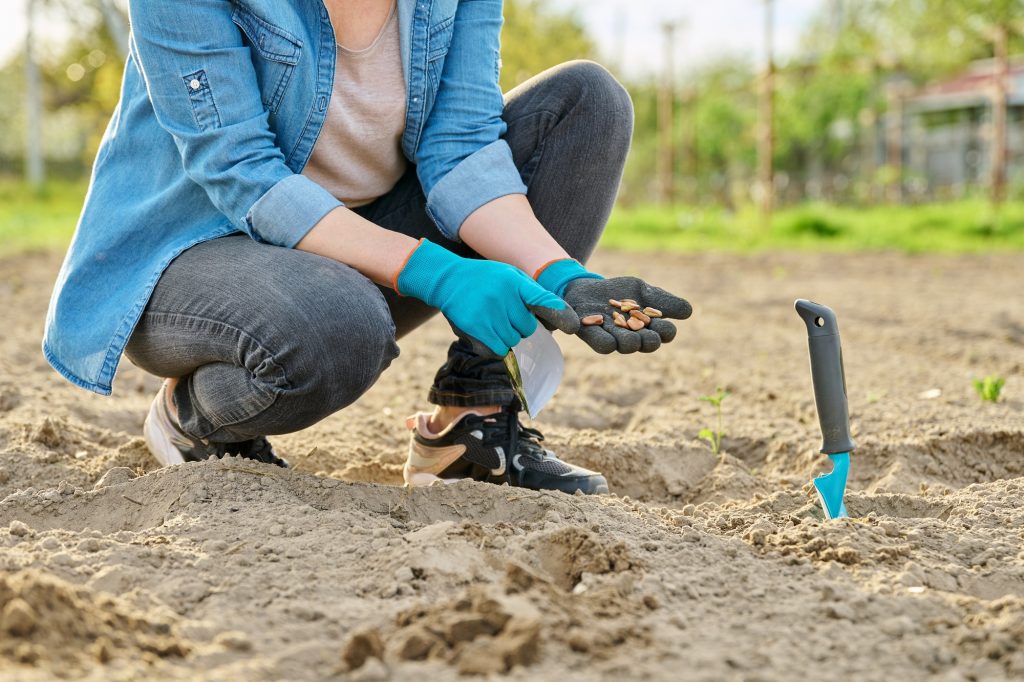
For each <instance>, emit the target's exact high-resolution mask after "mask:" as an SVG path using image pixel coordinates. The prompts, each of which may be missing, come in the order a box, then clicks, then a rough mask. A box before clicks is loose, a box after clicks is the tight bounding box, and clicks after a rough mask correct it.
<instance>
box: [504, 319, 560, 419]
mask: <svg viewBox="0 0 1024 682" xmlns="http://www.w3.org/2000/svg"><path fill="white" fill-rule="evenodd" d="M505 368H506V369H507V370H508V374H509V376H510V377H511V378H512V386H513V388H515V391H516V394H517V395H518V396H519V401H520V402H521V403H522V404H523V409H525V410H526V411H527V413H529V415H530V418H531V419H534V418H536V416H537V415H538V414H540V411H541V410H542V409H544V406H545V405H547V404H548V402H550V401H551V398H553V397H554V395H555V392H556V391H558V386H559V385H560V384H561V383H562V374H563V373H564V372H565V358H564V357H563V355H562V349H561V348H559V347H558V343H557V342H556V341H555V339H554V337H553V336H552V335H551V332H549V331H548V330H547V329H545V328H544V327H542V326H540V325H537V331H535V332H534V333H533V334H532V335H530V336H528V337H527V338H525V339H523V340H522V341H520V342H519V343H518V344H516V346H515V347H514V348H513V349H512V350H511V351H510V352H509V354H508V355H506V356H505Z"/></svg>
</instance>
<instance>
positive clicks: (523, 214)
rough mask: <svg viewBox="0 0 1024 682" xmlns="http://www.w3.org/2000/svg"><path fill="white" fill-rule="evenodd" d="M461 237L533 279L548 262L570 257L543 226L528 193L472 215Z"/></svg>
mask: <svg viewBox="0 0 1024 682" xmlns="http://www.w3.org/2000/svg"><path fill="white" fill-rule="evenodd" d="M459 237H460V238H461V239H462V241H464V242H465V243H466V244H468V245H469V246H470V247H471V248H472V249H473V250H474V251H476V252H477V253H479V254H480V255H481V256H483V257H484V258H487V259H489V260H496V261H501V262H503V263H508V264H510V265H514V266H516V267H517V268H519V269H520V270H522V271H523V272H525V273H526V274H528V275H530V276H531V277H532V276H533V274H534V273H535V272H536V271H537V270H538V269H539V268H541V267H543V266H544V265H546V264H547V263H549V262H551V261H553V260H557V259H560V258H569V257H570V256H569V254H567V253H566V252H565V249H563V248H562V247H561V246H560V245H559V244H558V242H556V241H555V238H554V237H552V236H551V235H550V234H549V233H548V231H547V230H546V229H545V228H544V226H543V225H541V223H540V221H539V220H537V217H536V216H535V215H534V214H533V208H532V207H531V206H530V202H529V201H528V200H527V198H526V195H525V194H509V195H506V196H503V197H499V198H497V199H495V200H493V201H490V202H488V203H486V204H484V205H483V206H481V207H480V208H478V209H477V210H475V211H473V212H472V213H470V214H469V217H468V218H466V220H465V221H464V222H463V223H462V227H461V228H460V229H459Z"/></svg>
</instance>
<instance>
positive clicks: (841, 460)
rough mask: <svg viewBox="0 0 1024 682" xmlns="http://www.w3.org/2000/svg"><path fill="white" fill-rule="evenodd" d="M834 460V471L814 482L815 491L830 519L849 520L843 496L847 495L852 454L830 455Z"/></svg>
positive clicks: (839, 453) (826, 515)
mask: <svg viewBox="0 0 1024 682" xmlns="http://www.w3.org/2000/svg"><path fill="white" fill-rule="evenodd" d="M828 458H829V459H831V460H832V471H830V472H829V473H827V474H822V475H821V476H818V477H817V478H815V479H814V481H812V483H814V489H815V490H816V491H817V492H818V499H819V500H821V508H822V509H823V510H824V511H825V517H826V518H828V519H845V518H847V516H848V515H847V513H846V504H845V503H844V502H843V495H844V494H845V493H846V477H847V476H848V475H849V473H850V453H849V452H838V453H836V454H834V455H829V456H828Z"/></svg>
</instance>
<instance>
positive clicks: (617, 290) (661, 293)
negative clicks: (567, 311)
mask: <svg viewBox="0 0 1024 682" xmlns="http://www.w3.org/2000/svg"><path fill="white" fill-rule="evenodd" d="M534 277H535V279H536V280H537V283H538V284H540V285H541V286H542V287H544V288H545V289H547V290H548V291H550V292H551V293H553V294H556V295H558V296H561V297H562V298H563V299H564V300H565V302H566V303H568V304H569V307H570V308H572V309H573V310H575V311H576V314H577V315H579V317H580V318H584V317H586V316H588V315H603V316H604V322H602V323H601V324H599V325H592V326H590V325H583V326H581V327H580V329H579V331H578V332H577V335H578V336H579V337H580V338H581V339H583V341H584V342H585V343H586V344H587V345H588V346H590V347H591V348H593V349H594V350H595V351H597V352H598V353H611V352H612V351H618V352H619V353H635V352H637V351H640V352H641V353H653V352H654V351H656V350H658V348H660V347H661V344H663V343H668V342H669V341H671V340H672V339H674V338H675V336H676V326H675V325H674V324H672V323H671V322H669V321H668V320H667V319H664V318H674V319H677V320H685V319H686V318H688V317H689V316H690V313H692V312H693V309H692V308H691V307H690V304H689V303H688V302H687V301H685V300H684V299H681V298H679V297H678V296H674V295H672V294H670V293H669V292H667V291H665V290H664V289H659V288H658V287H653V286H651V285H650V284H648V283H647V282H644V281H643V280H642V279H639V278H637V277H613V278H612V279H605V278H604V277H602V276H601V275H598V274H595V273H593V272H590V271H588V270H587V269H586V268H584V267H583V266H582V265H580V264H579V262H577V261H575V260H573V259H571V258H564V259H561V260H556V261H552V262H551V263H548V264H547V265H545V266H544V267H543V268H541V269H540V270H538V271H537V273H536V274H535V275H534ZM627 298H630V299H633V300H634V301H636V302H637V303H638V304H639V305H640V308H641V309H642V308H646V307H651V308H656V309H658V310H660V311H661V314H662V316H663V317H661V318H654V319H652V320H651V322H650V324H649V325H648V326H647V327H645V328H643V329H640V330H639V331H633V330H632V329H625V328H623V327H617V326H615V323H614V321H613V318H612V311H614V310H615V308H613V307H612V306H611V305H610V304H609V303H608V301H609V300H611V299H614V300H617V301H621V300H623V299H627Z"/></svg>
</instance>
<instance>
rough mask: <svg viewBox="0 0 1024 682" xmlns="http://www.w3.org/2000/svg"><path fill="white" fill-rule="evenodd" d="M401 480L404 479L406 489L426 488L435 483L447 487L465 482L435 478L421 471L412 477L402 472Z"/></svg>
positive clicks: (458, 479) (459, 479)
mask: <svg viewBox="0 0 1024 682" xmlns="http://www.w3.org/2000/svg"><path fill="white" fill-rule="evenodd" d="M402 478H404V479H405V487H406V488H426V487H428V486H432V485H434V484H435V483H444V484H445V485H449V484H452V483H458V482H459V481H462V480H465V479H462V478H441V477H440V476H435V475H434V474H428V473H427V472H425V471H421V472H419V473H415V474H412V475H410V474H408V473H407V472H405V471H403V472H402Z"/></svg>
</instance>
